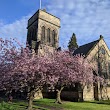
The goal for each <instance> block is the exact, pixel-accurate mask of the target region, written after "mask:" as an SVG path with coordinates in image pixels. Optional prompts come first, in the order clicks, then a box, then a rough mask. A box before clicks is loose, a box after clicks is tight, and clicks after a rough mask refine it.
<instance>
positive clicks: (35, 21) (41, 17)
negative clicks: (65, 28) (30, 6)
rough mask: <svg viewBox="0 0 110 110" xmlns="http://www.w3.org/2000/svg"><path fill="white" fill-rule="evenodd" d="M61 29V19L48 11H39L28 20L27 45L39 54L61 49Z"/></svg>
mask: <svg viewBox="0 0 110 110" xmlns="http://www.w3.org/2000/svg"><path fill="white" fill-rule="evenodd" d="M59 28H60V19H59V18H57V17H56V16H54V15H52V14H50V13H48V12H46V10H38V11H37V12H36V13H35V14H34V15H33V16H32V17H31V18H30V19H29V20H28V26H27V29H28V33H27V43H28V44H29V46H30V47H31V49H33V50H35V52H36V53H38V54H39V53H45V52H46V51H47V50H48V51H53V50H54V49H57V48H58V47H59Z"/></svg>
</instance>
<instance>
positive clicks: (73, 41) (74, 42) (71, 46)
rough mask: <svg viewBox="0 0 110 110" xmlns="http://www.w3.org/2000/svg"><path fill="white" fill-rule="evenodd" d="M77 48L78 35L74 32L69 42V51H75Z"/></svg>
mask: <svg viewBox="0 0 110 110" xmlns="http://www.w3.org/2000/svg"><path fill="white" fill-rule="evenodd" d="M77 48H78V44H77V39H76V35H75V34H74V33H73V35H72V37H71V39H70V41H69V43H68V49H69V51H74V50H75V49H77Z"/></svg>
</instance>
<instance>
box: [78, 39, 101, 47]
mask: <svg viewBox="0 0 110 110" xmlns="http://www.w3.org/2000/svg"><path fill="white" fill-rule="evenodd" d="M98 41H99V40H94V41H92V42H89V43H87V44H83V45H81V46H79V47H82V46H85V45H88V44H91V43H94V42H98Z"/></svg>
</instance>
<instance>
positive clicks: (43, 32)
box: [41, 26, 45, 42]
mask: <svg viewBox="0 0 110 110" xmlns="http://www.w3.org/2000/svg"><path fill="white" fill-rule="evenodd" d="M41 40H42V42H45V27H44V26H42V36H41Z"/></svg>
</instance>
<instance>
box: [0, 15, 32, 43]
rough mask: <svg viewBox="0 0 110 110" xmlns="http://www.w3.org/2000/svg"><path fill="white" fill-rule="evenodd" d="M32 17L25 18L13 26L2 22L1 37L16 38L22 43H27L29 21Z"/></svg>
mask: <svg viewBox="0 0 110 110" xmlns="http://www.w3.org/2000/svg"><path fill="white" fill-rule="evenodd" d="M30 16H31V14H29V15H28V16H24V17H22V18H21V19H20V20H16V21H15V22H13V23H11V24H5V23H4V22H3V21H0V37H2V38H6V39H8V38H16V39H17V40H18V41H20V42H21V43H25V42H26V36H27V29H26V27H27V21H28V19H29V17H30Z"/></svg>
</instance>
